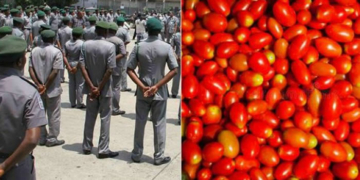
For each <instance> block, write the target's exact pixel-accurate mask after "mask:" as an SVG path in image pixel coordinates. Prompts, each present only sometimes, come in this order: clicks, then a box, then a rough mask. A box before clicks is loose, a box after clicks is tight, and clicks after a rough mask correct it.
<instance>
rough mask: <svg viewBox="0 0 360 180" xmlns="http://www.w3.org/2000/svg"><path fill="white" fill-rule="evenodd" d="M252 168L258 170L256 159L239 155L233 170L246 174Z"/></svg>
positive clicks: (258, 163) (258, 164) (258, 165)
mask: <svg viewBox="0 0 360 180" xmlns="http://www.w3.org/2000/svg"><path fill="white" fill-rule="evenodd" d="M254 167H256V168H260V162H259V160H257V159H256V158H247V157H244V156H241V155H239V156H237V157H236V158H235V168H236V170H238V171H245V172H246V171H248V170H250V169H251V168H254Z"/></svg>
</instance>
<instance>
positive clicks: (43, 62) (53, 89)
mask: <svg viewBox="0 0 360 180" xmlns="http://www.w3.org/2000/svg"><path fill="white" fill-rule="evenodd" d="M29 67H32V68H33V69H34V71H35V74H36V77H37V78H38V80H39V81H40V83H42V84H45V82H46V81H47V79H48V78H49V76H50V73H51V71H52V70H53V69H58V70H61V69H64V65H63V55H62V53H61V51H60V49H58V48H56V47H54V46H53V45H51V44H48V43H45V44H43V45H42V46H38V47H36V48H34V49H33V50H32V51H31V54H30V61H29ZM60 83H61V78H60V73H58V74H57V76H56V77H55V79H54V81H53V82H52V84H51V85H50V87H49V88H48V89H47V91H46V94H47V96H48V97H49V98H53V97H56V96H59V95H60V94H61V93H62V88H61V85H60Z"/></svg>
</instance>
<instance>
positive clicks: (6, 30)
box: [0, 26, 12, 39]
mask: <svg viewBox="0 0 360 180" xmlns="http://www.w3.org/2000/svg"><path fill="white" fill-rule="evenodd" d="M11 34H12V28H11V27H9V26H3V27H0V39H1V38H3V37H5V36H6V35H11Z"/></svg>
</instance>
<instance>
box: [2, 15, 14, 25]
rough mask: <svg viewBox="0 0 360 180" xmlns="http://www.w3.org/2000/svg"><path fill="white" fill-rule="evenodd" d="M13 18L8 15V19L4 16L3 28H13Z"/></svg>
mask: <svg viewBox="0 0 360 180" xmlns="http://www.w3.org/2000/svg"><path fill="white" fill-rule="evenodd" d="M13 23H14V22H13V18H12V17H11V15H9V16H8V17H6V16H5V21H4V26H10V27H13Z"/></svg>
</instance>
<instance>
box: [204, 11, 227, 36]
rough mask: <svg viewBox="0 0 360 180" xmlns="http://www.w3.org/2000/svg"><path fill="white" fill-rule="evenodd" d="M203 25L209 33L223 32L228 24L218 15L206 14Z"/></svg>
mask: <svg viewBox="0 0 360 180" xmlns="http://www.w3.org/2000/svg"><path fill="white" fill-rule="evenodd" d="M203 24H204V26H205V27H206V29H208V30H209V31H211V32H214V33H217V32H224V31H225V30H226V28H227V25H228V22H227V20H226V17H225V16H224V15H222V14H218V13H209V14H206V15H205V16H204V18H203Z"/></svg>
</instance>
